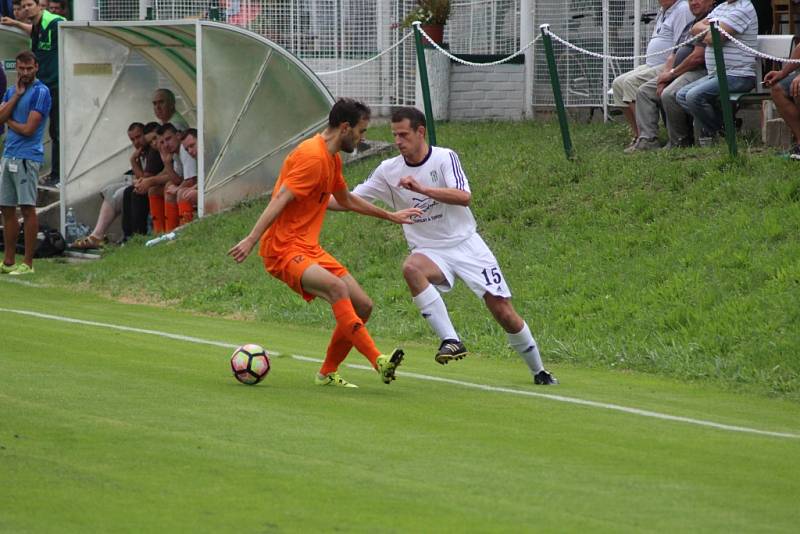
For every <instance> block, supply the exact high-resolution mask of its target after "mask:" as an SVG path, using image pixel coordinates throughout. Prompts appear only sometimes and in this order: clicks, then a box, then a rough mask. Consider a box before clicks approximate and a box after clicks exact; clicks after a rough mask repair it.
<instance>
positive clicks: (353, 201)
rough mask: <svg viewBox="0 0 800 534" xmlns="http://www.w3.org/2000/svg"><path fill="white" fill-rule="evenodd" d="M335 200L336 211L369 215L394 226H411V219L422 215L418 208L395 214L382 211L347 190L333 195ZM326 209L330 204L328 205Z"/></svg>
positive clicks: (329, 207)
mask: <svg viewBox="0 0 800 534" xmlns="http://www.w3.org/2000/svg"><path fill="white" fill-rule="evenodd" d="M333 196H334V198H335V199H336V203H337V206H338V207H339V210H338V211H342V210H349V211H355V212H356V213H361V214H362V215H369V216H370V217H377V218H378V219H386V220H387V221H391V222H393V223H396V224H412V223H413V222H414V221H413V220H412V217H415V216H416V217H418V216H420V215H422V210H421V209H419V208H406V209H404V210H399V211H395V212H391V211H386V210H383V209H381V208H379V207H377V206H373V205H372V204H370V203H369V202H367V201H366V200H364V199H363V198H361V197H359V196H357V195H354V194H352V193H351V192H350V191H348V190H347V189H341V190H339V191H336V192H335V193H334V194H333ZM328 209H333V208H331V204H330V203H329V204H328Z"/></svg>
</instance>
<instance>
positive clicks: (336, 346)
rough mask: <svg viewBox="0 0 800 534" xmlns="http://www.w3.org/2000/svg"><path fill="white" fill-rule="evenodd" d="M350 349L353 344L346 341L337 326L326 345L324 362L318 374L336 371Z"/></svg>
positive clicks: (345, 337) (342, 332)
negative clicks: (326, 351) (326, 350)
mask: <svg viewBox="0 0 800 534" xmlns="http://www.w3.org/2000/svg"><path fill="white" fill-rule="evenodd" d="M352 348H353V342H352V341H350V340H349V339H347V336H346V335H345V332H344V330H342V328H341V327H340V326H338V325H337V326H336V329H335V330H334V331H333V336H331V342H330V344H328V353H327V354H326V355H325V361H324V362H322V367H321V368H320V370H319V374H321V375H327V374H329V373H332V372H334V371H336V370H337V369H338V368H339V365H340V364H341V363H342V362H343V361H344V359H345V358H347V355H348V354H349V353H350V349H352Z"/></svg>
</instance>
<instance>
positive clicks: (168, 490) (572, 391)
mask: <svg viewBox="0 0 800 534" xmlns="http://www.w3.org/2000/svg"><path fill="white" fill-rule="evenodd" d="M0 290H2V291H3V294H4V295H6V296H7V297H8V301H9V304H7V305H8V306H10V307H22V308H25V309H29V310H34V311H39V312H44V313H59V314H63V315H66V316H69V317H74V318H81V319H85V320H92V321H100V322H111V323H115V324H123V325H130V326H135V327H139V328H151V329H157V330H163V331H168V332H176V333H182V334H184V335H190V336H196V337H200V338H204V339H211V340H219V341H223V342H227V343H240V342H242V341H244V340H248V341H260V342H262V343H265V344H266V343H267V342H269V343H270V344H273V343H274V346H275V347H276V348H277V349H278V350H281V351H284V352H286V353H301V354H307V355H313V353H314V351H315V350H318V348H319V347H320V346H323V345H324V343H325V341H326V338H327V333H326V332H323V331H321V330H320V331H318V332H315V331H313V329H312V330H308V329H306V330H301V329H300V328H295V327H287V328H285V329H284V328H281V329H280V330H278V328H277V325H275V324H269V323H266V324H254V323H248V322H242V321H230V320H221V319H218V318H208V317H197V316H192V315H189V314H186V313H181V312H176V311H174V310H168V309H154V308H151V307H145V306H132V305H124V304H118V303H113V302H108V301H105V300H102V299H98V298H96V297H94V296H89V295H84V296H76V295H73V294H70V293H67V292H65V291H62V290H59V289H38V288H26V287H23V286H12V285H11V284H8V283H4V282H0ZM11 303H13V304H11ZM53 303H58V306H57V307H56V306H54V305H53ZM56 308H57V309H56ZM0 332H3V345H2V356H3V357H1V358H0V384H2V387H0V421H3V424H2V425H0V479H2V480H8V481H13V483H10V484H2V485H0V530H2V531H8V532H52V531H68V532H73V531H74V532H97V531H102V532H117V531H120V532H132V531H133V532H155V531H158V532H173V531H198V532H228V531H231V532H234V531H235V532H255V531H268V532H272V531H280V532H285V531H292V532H293V531H300V532H309V531H319V530H324V531H332V530H344V531H349V532H353V531H356V532H360V531H371V532H374V531H375V530H376V529H379V530H382V531H397V532H419V531H442V530H444V531H462V530H464V529H467V530H469V531H475V532H485V531H495V532H496V531H508V532H514V531H519V530H520V529H521V528H522V529H524V528H526V527H523V526H524V525H528V526H529V525H535V528H536V529H537V530H544V531H553V532H564V531H592V532H626V531H642V530H654V531H665V532H666V531H686V530H695V531H735V532H747V531H759V530H764V529H765V528H767V529H769V530H771V531H774V532H793V531H794V530H796V525H797V520H798V510H797V507H796V495H797V493H798V491H799V489H798V481H799V480H800V476H798V473H800V454H798V449H799V448H800V442H798V440H797V439H785V438H774V437H768V436H756V435H749V434H739V433H731V432H727V431H720V430H717V429H710V428H703V427H697V426H693V425H687V424H684V423H676V422H669V421H659V420H654V419H645V418H641V417H638V416H633V415H630V414H622V413H618V412H611V411H605V410H597V409H594V408H587V407H583V406H574V405H570V404H565V403H559V402H553V401H551V400H547V399H535V398H522V397H515V396H510V395H504V394H500V393H490V392H484V391H476V390H471V389H465V388H460V387H456V386H453V385H449V384H440V383H432V382H424V381H420V380H417V379H414V378H411V377H404V376H402V373H401V376H400V377H399V378H398V380H397V382H395V383H394V384H392V385H391V386H390V387H387V386H384V385H383V384H380V383H379V382H378V380H377V377H376V376H375V375H374V373H368V372H366V371H359V370H353V369H348V370H345V372H346V373H347V374H346V376H347V377H348V378H350V379H352V380H353V381H355V382H357V383H359V384H360V385H361V388H360V389H358V390H354V391H344V390H330V389H323V388H315V387H314V386H312V385H311V376H312V375H313V372H314V369H315V367H316V366H315V365H314V364H310V363H306V362H298V361H295V360H292V359H289V358H286V357H281V358H277V359H276V360H275V362H274V364H275V365H274V370H273V372H272V374H271V375H270V376H269V377H268V379H267V381H266V382H265V383H264V384H262V385H259V386H257V387H252V388H250V387H245V386H241V385H239V384H237V383H236V382H235V381H234V380H233V378H232V377H230V376H229V372H228V370H227V369H226V367H227V362H226V357H227V354H228V352H229V351H227V350H225V349H220V348H219V347H209V346H204V345H197V344H193V343H186V342H178V341H173V340H168V339H164V338H159V337H152V336H149V335H143V334H136V333H130V332H117V331H113V330H106V329H102V328H96V327H92V326H84V325H79V324H69V323H63V322H55V321H49V320H43V319H39V318H33V317H28V316H20V315H15V314H10V313H7V312H0ZM45 332H46V335H43V334H44V333H45ZM54 339H55V340H58V342H57V346H56V345H54V343H53V340H54ZM262 339H263V341H262ZM409 349H410V350H409V358H408V361H407V365H405V366H404V367H403V369H402V371H413V372H417V373H425V374H429V375H430V374H433V375H438V376H446V377H449V378H457V379H460V380H466V381H471V382H476V381H477V382H480V383H486V384H494V385H504V386H509V385H511V386H512V387H514V388H517V389H528V390H534V389H535V390H536V391H541V389H539V388H535V387H534V386H532V385H530V383H527V381H526V380H525V377H524V372H523V371H522V366H521V364H519V362H516V361H512V362H506V361H500V362H498V361H491V360H488V359H480V358H473V359H471V360H470V361H468V362H465V363H463V364H461V365H458V366H455V365H450V366H447V367H439V366H436V365H435V364H434V363H433V362H432V361H431V359H430V358H429V357H428V354H427V352H428V351H427V349H426V348H425V347H423V346H422V345H420V344H412V345H411V346H410V347H409ZM355 361H356V362H359V361H360V359H359V358H356V359H355ZM557 370H558V371H559V372H562V374H563V375H564V376H569V377H570V380H569V381H566V382H565V384H563V385H562V386H560V387H559V388H558V390H557V391H554V392H555V393H558V394H561V395H565V396H568V397H569V396H578V397H582V398H590V399H594V400H598V401H604V402H615V403H622V404H625V405H633V406H637V407H640V408H644V409H652V410H657V411H662V412H668V413H672V414H675V415H683V416H687V417H696V418H698V417H699V418H710V419H713V420H715V421H718V422H724V423H728V424H736V425H743V426H749V427H756V428H762V429H768V430H777V431H787V432H793V433H797V432H798V427H797V421H798V416H799V415H800V406H798V405H797V404H794V403H790V402H787V401H785V400H777V399H759V398H753V397H746V396H737V395H732V394H730V393H724V392H723V393H721V392H719V391H717V390H716V389H715V388H713V387H712V388H709V387H701V386H699V385H695V384H676V383H674V381H672V380H665V379H663V378H659V377H652V376H647V375H641V374H637V373H629V374H625V375H622V374H620V373H608V372H605V371H595V370H587V369H581V368H577V367H573V366H569V365H566V364H563V365H560V366H557ZM498 416H499V417H498ZM498 437H501V438H500V439H498ZM43 503H46V504H43Z"/></svg>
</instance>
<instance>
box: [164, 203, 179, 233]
mask: <svg viewBox="0 0 800 534" xmlns="http://www.w3.org/2000/svg"><path fill="white" fill-rule="evenodd" d="M177 227H178V205H177V204H176V203H175V202H167V201H164V231H165V232H171V231H173V230H174V229H175V228H177Z"/></svg>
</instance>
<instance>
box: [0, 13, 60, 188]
mask: <svg viewBox="0 0 800 534" xmlns="http://www.w3.org/2000/svg"><path fill="white" fill-rule="evenodd" d="M21 7H22V12H23V15H24V18H25V19H28V20H29V21H30V24H26V23H24V22H21V21H17V20H13V19H10V18H8V17H4V18H3V19H2V21H0V22H2V24H6V25H8V26H15V27H17V28H19V29H21V30H23V31H25V32H27V33H29V34H30V36H31V51H32V52H33V53H34V54H35V55H36V61H38V62H39V73H38V75H37V77H38V78H39V80H41V82H42V83H43V84H45V85H46V86H47V88H48V89H50V97H51V98H52V100H53V105H52V107H51V108H50V127H49V132H50V141H51V148H52V153H51V158H50V162H51V171H50V180H49V181H48V183H49V185H56V184H57V183H58V182H59V181H60V178H59V170H60V166H59V146H58V145H59V143H58V139H59V131H58V23H59V22H61V21H63V20H66V19H64V17H62V16H59V15H55V14H53V13H50V12H49V11H47V10H46V9H42V8H40V7H39V3H38V2H37V1H36V0H22V4H21Z"/></svg>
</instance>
